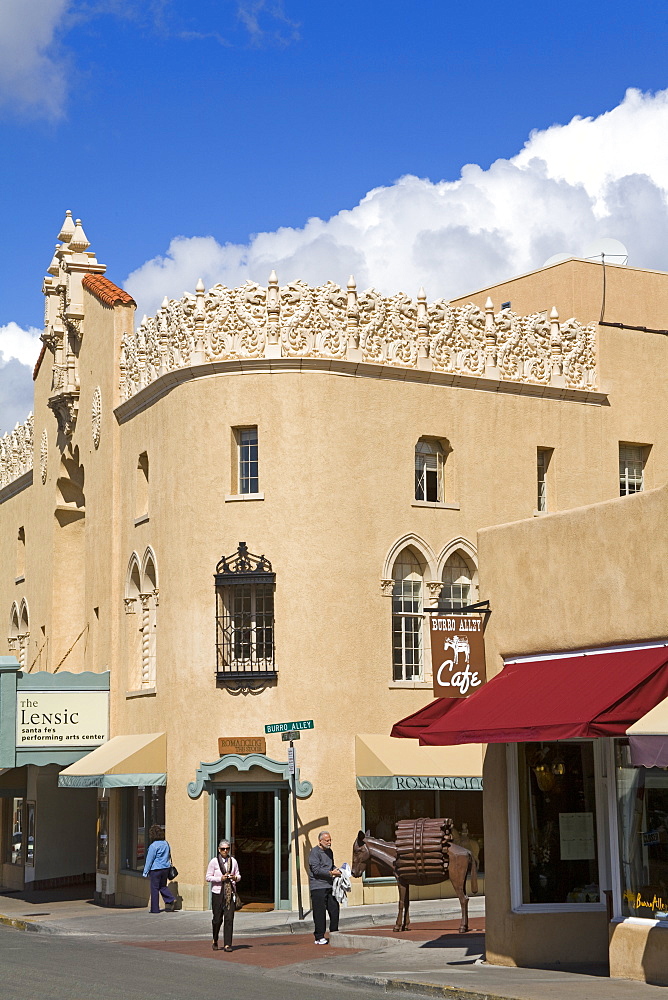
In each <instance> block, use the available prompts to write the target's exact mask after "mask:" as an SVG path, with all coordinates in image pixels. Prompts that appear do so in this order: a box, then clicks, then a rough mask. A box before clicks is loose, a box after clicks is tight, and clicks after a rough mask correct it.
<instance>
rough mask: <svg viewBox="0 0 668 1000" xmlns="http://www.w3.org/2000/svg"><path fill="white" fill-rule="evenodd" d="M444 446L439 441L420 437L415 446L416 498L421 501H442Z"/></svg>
mask: <svg viewBox="0 0 668 1000" xmlns="http://www.w3.org/2000/svg"><path fill="white" fill-rule="evenodd" d="M443 464H444V455H443V448H442V446H441V445H440V443H439V442H438V441H430V440H427V439H426V438H420V440H419V441H418V443H417V445H416V447H415V499H416V500H418V501H419V502H421V503H425V502H426V503H442V502H443V500H444V490H443Z"/></svg>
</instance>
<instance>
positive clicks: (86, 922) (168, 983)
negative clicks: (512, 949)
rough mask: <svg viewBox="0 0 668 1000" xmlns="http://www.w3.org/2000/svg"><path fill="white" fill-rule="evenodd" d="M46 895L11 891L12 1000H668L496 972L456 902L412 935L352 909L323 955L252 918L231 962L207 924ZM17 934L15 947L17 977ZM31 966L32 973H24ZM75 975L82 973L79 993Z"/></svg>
mask: <svg viewBox="0 0 668 1000" xmlns="http://www.w3.org/2000/svg"><path fill="white" fill-rule="evenodd" d="M37 896H38V894H37V893H32V894H11V893H10V894H3V893H1V892H0V924H2V923H5V924H7V923H12V922H13V923H14V924H15V926H16V927H18V928H21V930H22V931H26V930H31V931H33V933H22V932H21V931H19V930H9V929H8V928H6V927H2V926H0V933H1V934H2V936H1V937H0V947H2V952H0V976H1V977H2V979H1V980H0V981H1V982H2V985H3V987H4V986H5V985H7V986H9V984H11V988H12V989H16V990H18V992H16V994H12V993H7V992H6V989H4V988H3V989H2V990H0V993H1V995H2V997H3V1000H13V997H14V996H16V998H17V1000H19V998H20V1000H30V998H31V997H32V996H35V997H37V996H39V997H40V1000H44V998H45V997H47V998H48V1000H61V997H62V998H63V1000H65V998H66V1000H88V998H89V997H91V998H92V997H93V996H95V998H96V1000H116V998H117V997H118V998H119V1000H120V998H121V997H122V998H123V1000H135V997H137V998H139V997H142V998H143V1000H152V998H153V997H156V998H157V997H158V996H159V997H161V998H163V997H164V998H171V997H172V996H174V997H177V996H178V997H192V998H198V997H201V998H202V1000H208V998H209V997H210V996H213V995H214V993H213V992H212V989H213V987H212V986H211V982H210V980H213V982H215V983H217V984H218V985H217V986H216V987H215V989H216V990H217V992H216V994H215V995H216V1000H218V998H219V996H220V992H221V990H220V987H221V983H222V981H223V980H224V982H225V989H226V993H227V995H231V996H232V997H237V996H240V995H241V994H240V992H239V991H240V990H242V989H243V997H244V1000H246V998H248V1000H254V998H255V997H258V1000H259V998H262V1000H283V997H286V998H287V997H288V996H289V997H290V998H291V1000H300V998H302V997H303V998H304V1000H313V998H320V997H322V998H323V1000H325V998H328V997H330V996H331V997H335V996H336V995H337V992H336V991H338V995H343V994H347V993H348V992H350V996H351V998H352V997H360V998H362V997H364V998H365V1000H366V998H367V997H371V996H372V995H375V996H377V995H378V994H379V992H386V993H388V992H400V993H402V994H403V995H404V996H407V997H408V996H411V997H412V996H425V995H429V996H442V997H448V998H449V1000H563V998H564V997H565V996H566V995H568V996H569V1000H655V998H656V1000H658V998H659V996H660V997H661V998H662V1000H666V991H665V988H662V987H657V986H649V985H646V984H643V983H637V982H631V981H628V980H611V979H610V978H608V977H607V975H606V970H605V969H600V970H595V971H596V972H598V973H599V974H592V970H587V972H586V973H584V972H582V970H577V969H574V970H565V969H552V970H535V969H514V968H507V967H502V966H493V965H487V964H486V962H485V959H484V898H481V897H477V898H473V899H472V900H471V903H470V914H471V921H470V923H471V930H470V931H469V933H468V934H466V935H462V934H459V933H458V923H459V920H458V912H459V906H458V903H457V902H456V900H433V901H430V902H422V903H420V902H415V903H414V904H412V905H411V918H412V924H413V929H412V930H411V931H410V932H404V933H401V934H395V933H393V930H392V925H393V922H394V916H395V913H396V907H395V906H373V907H351V908H348V909H345V910H343V911H342V920H341V932H340V933H339V934H335V935H332V936H331V944H330V945H329V946H328V947H326V948H325V947H318V946H316V945H314V943H313V937H312V922H311V920H310V919H308V918H307V920H305V921H299V920H298V918H297V914H295V913H282V912H278V911H272V912H269V913H248V912H246V913H244V911H241V912H240V913H238V914H237V916H236V919H235V936H234V951H233V952H232V953H231V954H227V953H225V952H222V951H219V952H213V951H212V950H211V941H210V915H209V914H208V913H202V912H195V911H181V912H176V913H160V914H150V913H148V912H147V911H146V910H143V909H127V910H120V909H105V908H101V907H96V906H93V905H91V904H90V903H88V902H86V901H85V900H81V899H79V900H76V899H74V900H73V899H61V900H54V898H53V894H51V898H50V901H48V900H46V899H44V898H42V899H39V898H35V897H37ZM29 897H32V898H29ZM47 907H48V908H47ZM34 931H37V932H38V933H34ZM8 934H10V935H12V937H11V941H12V947H11V949H10V950H9V951H8V952H7V955H8V956H9V959H10V961H9V972H8V974H7V975H6V974H5V971H6V969H5V967H6V964H7V958H6V955H5V948H4V945H5V942H6V941H7V940H9V939H8V938H7V935H8ZM17 940H18V941H19V943H18V944H17V943H16V941H17ZM95 955H98V956H99V961H96V960H95V958H94V957H92V956H95ZM20 956H23V960H24V961H27V962H28V965H29V968H28V969H24V970H23V972H21V971H20V969H19V965H20V961H21V958H20ZM26 956H27V957H26ZM48 956H51V959H50V960H51V961H52V962H53V963H54V967H53V970H51V971H52V972H53V973H54V975H55V979H54V980H53V982H54V983H55V987H54V988H52V985H53V984H52V980H51V979H50V978H49V979H48V980H47V979H44V978H41V979H40V976H41V977H44V976H46V975H47V973H48V974H49V975H51V971H49V957H48ZM34 959H37V961H34ZM221 962H222V963H223V964H224V965H225V966H227V968H222V967H221ZM70 965H71V966H72V968H73V969H75V972H74V973H73V975H74V979H73V980H72V982H71V983H70V986H69V992H68V991H67V990H66V987H65V984H66V983H67V982H68V981H69V980H68V976H69V975H70V973H69V972H68V967H69V966H70ZM15 966H16V967H15ZM114 969H116V970H118V974H117V973H116V972H114V971H113V970H114ZM161 970H164V974H163V972H162V971H161ZM96 976H97V978H95V977H96ZM21 977H23V978H21ZM26 977H27V978H26ZM133 977H136V978H133ZM238 977H242V978H238ZM243 977H246V978H243ZM219 980H220V981H219ZM288 982H289V983H290V985H289V987H288V985H287V984H288ZM184 984H186V985H185V986H184ZM228 985H229V987H230V991H228V990H227V987H228ZM19 987H20V988H19ZM30 989H33V990H34V992H32V993H31V992H30ZM54 990H55V991H54ZM58 990H61V992H58ZM179 990H185V992H179Z"/></svg>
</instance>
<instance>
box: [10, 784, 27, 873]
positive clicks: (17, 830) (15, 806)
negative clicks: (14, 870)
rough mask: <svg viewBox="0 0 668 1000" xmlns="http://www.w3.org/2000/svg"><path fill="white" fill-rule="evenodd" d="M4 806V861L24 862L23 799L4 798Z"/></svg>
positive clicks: (19, 863)
mask: <svg viewBox="0 0 668 1000" xmlns="http://www.w3.org/2000/svg"><path fill="white" fill-rule="evenodd" d="M6 802H7V805H6V807H5V816H6V820H5V845H6V846H5V861H6V862H7V863H8V864H11V865H22V864H24V863H25V853H24V852H25V847H24V829H23V827H24V811H25V802H24V800H23V799H16V798H11V799H7V800H6Z"/></svg>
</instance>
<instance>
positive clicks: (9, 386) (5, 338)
mask: <svg viewBox="0 0 668 1000" xmlns="http://www.w3.org/2000/svg"><path fill="white" fill-rule="evenodd" d="M40 333H41V330H36V329H35V328H34V327H30V329H28V330H23V329H22V328H21V327H20V326H19V325H18V323H7V324H6V325H5V326H0V434H3V433H4V432H5V431H8V430H11V429H12V428H13V427H14V425H15V424H16V423H20V422H22V421H23V420H25V418H26V416H27V415H28V413H29V412H30V411H31V410H32V408H33V392H32V390H33V383H32V370H33V367H34V365H35V362H36V361H37V358H38V356H39V351H40V347H41V344H40V342H39V335H40Z"/></svg>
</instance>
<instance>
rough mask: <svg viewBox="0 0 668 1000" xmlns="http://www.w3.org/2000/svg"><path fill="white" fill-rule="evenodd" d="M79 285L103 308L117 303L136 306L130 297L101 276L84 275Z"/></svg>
mask: <svg viewBox="0 0 668 1000" xmlns="http://www.w3.org/2000/svg"><path fill="white" fill-rule="evenodd" d="M81 284H82V285H83V287H84V288H86V289H88V291H89V292H90V293H91V294H92V295H94V296H95V298H96V299H99V301H100V302H102V303H103V304H104V305H105V306H115V305H116V303H117V302H119V303H120V304H121V305H124V306H136V305H137V303H136V302H135V300H134V299H133V298H132V296H131V295H128V293H127V292H124V291H123V289H122V288H119V287H118V285H115V284H114V283H113V281H109V278H105V277H104V276H103V275H102V274H85V275H84V278H83V281H82V282H81Z"/></svg>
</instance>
